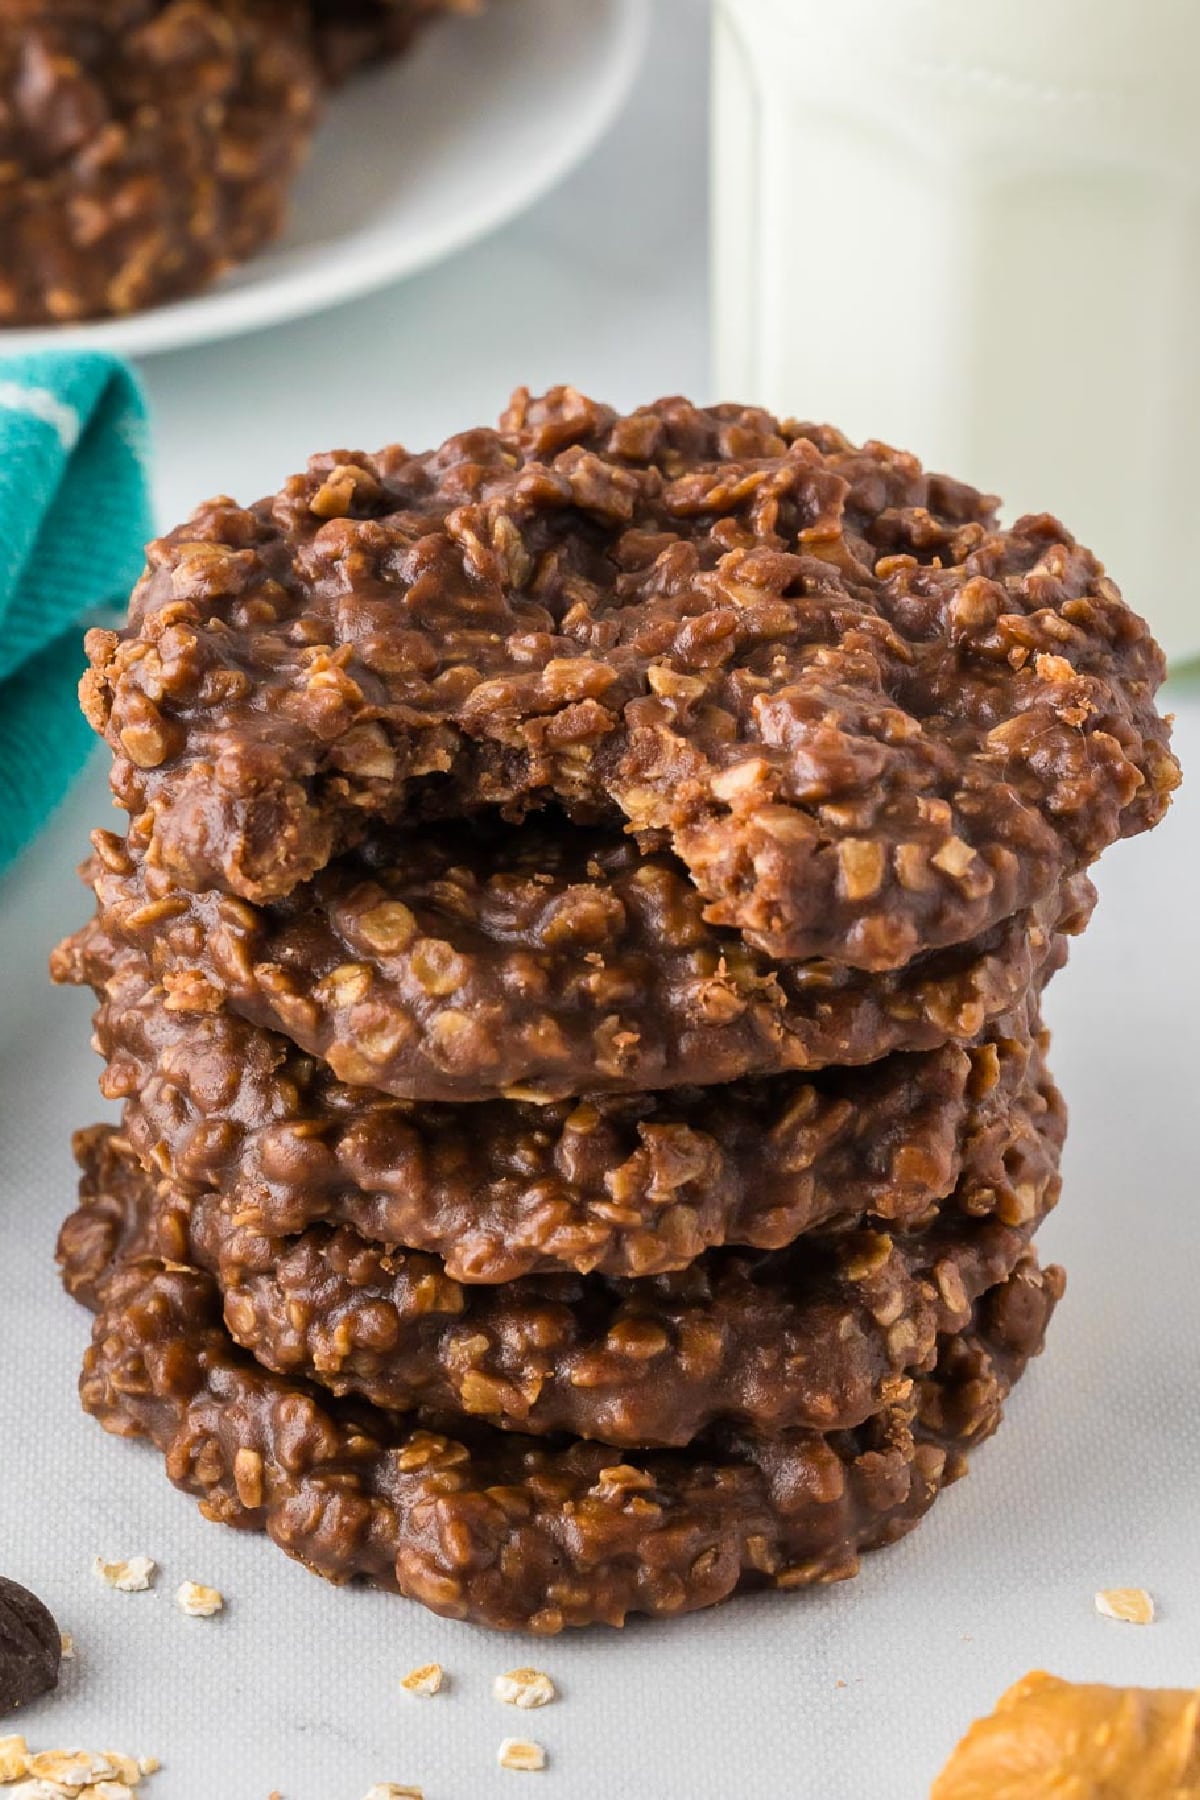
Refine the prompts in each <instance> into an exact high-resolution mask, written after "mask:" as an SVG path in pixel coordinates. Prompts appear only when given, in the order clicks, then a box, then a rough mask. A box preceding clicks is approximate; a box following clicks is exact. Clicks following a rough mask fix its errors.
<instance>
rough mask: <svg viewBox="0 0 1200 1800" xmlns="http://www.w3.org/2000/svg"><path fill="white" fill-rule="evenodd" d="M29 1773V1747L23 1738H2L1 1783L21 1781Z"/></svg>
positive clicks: (0, 1749)
mask: <svg viewBox="0 0 1200 1800" xmlns="http://www.w3.org/2000/svg"><path fill="white" fill-rule="evenodd" d="M28 1771H29V1746H28V1745H27V1744H26V1742H25V1739H24V1738H23V1737H0V1783H4V1782H8V1781H19V1780H20V1779H21V1777H22V1775H25V1774H27V1773H28Z"/></svg>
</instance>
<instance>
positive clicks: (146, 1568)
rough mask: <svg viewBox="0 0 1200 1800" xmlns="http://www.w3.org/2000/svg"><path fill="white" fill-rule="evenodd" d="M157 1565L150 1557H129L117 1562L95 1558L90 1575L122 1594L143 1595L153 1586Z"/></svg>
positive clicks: (99, 1557)
mask: <svg viewBox="0 0 1200 1800" xmlns="http://www.w3.org/2000/svg"><path fill="white" fill-rule="evenodd" d="M157 1573H158V1564H157V1563H156V1562H155V1561H154V1558H153V1557H152V1556H130V1557H127V1558H125V1559H124V1560H122V1561H119V1562H106V1561H105V1559H104V1558H103V1557H102V1556H97V1557H96V1558H95V1559H94V1561H93V1563H92V1574H93V1575H95V1576H96V1577H97V1578H98V1579H99V1580H100V1581H103V1582H105V1583H106V1584H107V1585H108V1586H109V1587H110V1588H116V1589H117V1590H118V1591H119V1592H120V1593H122V1594H143V1593H145V1591H146V1589H147V1588H149V1587H152V1586H153V1585H154V1578H155V1576H156V1574H157Z"/></svg>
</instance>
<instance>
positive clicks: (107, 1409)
mask: <svg viewBox="0 0 1200 1800" xmlns="http://www.w3.org/2000/svg"><path fill="white" fill-rule="evenodd" d="M89 653H90V657H91V663H92V668H91V671H90V673H89V674H88V676H86V677H85V681H84V685H83V699H84V706H85V710H86V712H87V714H88V717H89V718H90V719H91V721H92V723H93V724H94V725H95V727H96V729H97V730H98V731H100V732H101V733H102V734H103V735H104V736H105V738H106V739H107V741H108V743H109V745H110V747H111V749H112V752H113V757H114V765H113V775H112V781H113V790H114V793H115V795H116V797H117V799H118V801H119V802H120V804H121V805H122V806H123V807H125V808H126V809H127V811H128V814H129V827H128V833H127V836H125V837H124V838H121V837H118V836H116V835H114V834H112V833H110V832H100V833H98V834H97V835H96V837H95V840H94V844H95V852H94V856H93V858H92V860H91V862H90V863H89V864H88V865H87V879H88V881H89V882H90V884H91V886H92V888H93V889H94V892H95V896H96V901H97V910H96V914H95V917H94V918H93V920H92V921H91V922H90V923H89V924H88V925H86V926H85V927H84V928H83V929H82V930H81V931H80V932H78V933H77V934H76V936H75V937H74V938H72V939H71V940H69V941H68V942H67V943H66V944H64V945H63V946H62V947H61V948H60V950H59V951H58V952H57V953H56V959H55V974H56V976H57V978H58V979H60V980H64V981H70V982H75V983H78V984H83V985H86V986H89V987H91V988H92V989H94V991H95V993H96V995H97V996H98V999H99V1011H98V1013H97V1015H96V1043H97V1046H98V1048H99V1050H100V1052H101V1054H102V1056H103V1057H104V1060H105V1073H104V1076H103V1083H102V1085H103V1090H104V1093H105V1094H106V1095H107V1096H108V1097H109V1098H110V1099H111V1100H115V1101H119V1102H121V1104H122V1106H123V1117H122V1122H121V1124H120V1126H119V1127H113V1126H103V1127H94V1128H92V1129H90V1130H87V1131H84V1132H82V1133H81V1134H80V1135H79V1137H78V1140H77V1149H78V1154H79V1159H80V1162H81V1164H82V1167H83V1181H82V1188H81V1202H80V1206H79V1210H78V1211H77V1212H76V1213H75V1214H74V1215H73V1216H72V1218H71V1219H70V1220H69V1221H68V1222H67V1224H66V1226H65V1227H64V1230H63V1233H62V1238H61V1244H60V1254H61V1259H62V1263H63V1268H64V1275H65V1279H66V1283H67V1286H68V1288H69V1289H70V1291H71V1292H72V1293H73V1294H75V1295H76V1296H77V1297H78V1298H79V1299H81V1300H83V1301H84V1302H85V1303H86V1304H88V1305H89V1306H91V1307H93V1308H94V1309H95V1310H96V1312H97V1319H96V1324H95V1332H94V1337H93V1342H92V1347H91V1349H90V1351H89V1352H88V1356H87V1361H86V1367H85V1372H84V1376H83V1382H82V1394H83V1401H84V1405H85V1406H86V1407H87V1409H88V1410H89V1411H90V1412H91V1413H93V1414H94V1415H95V1416H96V1417H97V1418H98V1419H99V1420H100V1422H101V1423H102V1424H103V1425H104V1426H105V1427H106V1428H107V1429H109V1430H111V1431H114V1432H117V1433H120V1434H124V1435H141V1436H146V1437H148V1438H150V1439H151V1440H152V1441H153V1443H154V1444H155V1445H156V1446H157V1448H158V1449H159V1451H160V1452H161V1453H162V1454H163V1456H164V1457H165V1459H166V1464H167V1470H168V1473H169V1474H170V1477H171V1479H172V1480H173V1481H174V1482H176V1483H177V1484H178V1485H179V1486H180V1487H182V1488H184V1489H185V1490H186V1491H188V1492H190V1493H192V1494H194V1495H196V1496H197V1497H198V1498H199V1500H200V1503H201V1506H202V1509H203V1510H204V1512H205V1513H206V1514H207V1515H208V1516H210V1517H212V1518H214V1519H218V1520H223V1521H226V1522H228V1523H231V1524H236V1525H240V1526H247V1527H253V1528H259V1529H265V1530H266V1531H268V1532H269V1533H270V1535H271V1536H272V1537H273V1538H274V1539H275V1541H276V1542H277V1543H278V1544H279V1545H280V1546H281V1547H282V1548H283V1549H285V1550H286V1551H288V1552H289V1554H291V1555H293V1556H295V1557H298V1558H300V1559H301V1560H302V1561H303V1562H305V1563H306V1564H308V1565H309V1566H310V1567H311V1568H313V1569H315V1570H316V1571H318V1572H319V1573H321V1574H323V1575H326V1576H328V1577H330V1578H332V1579H334V1580H338V1581H342V1580H348V1579H350V1578H353V1577H365V1578H366V1579H368V1580H371V1581H373V1582H376V1583H378V1584H379V1585H381V1586H385V1587H393V1588H396V1589H398V1590H399V1591H400V1592H402V1593H404V1594H407V1595H410V1596H413V1597H415V1598H416V1599H418V1600H421V1601H422V1602H424V1603H425V1604H426V1605H427V1606H430V1607H432V1608H433V1609H434V1610H436V1611H437V1612H440V1613H444V1614H448V1615H451V1616H454V1617H459V1618H469V1619H473V1620H477V1621H480V1622H482V1623H485V1624H489V1625H493V1626H500V1627H517V1628H527V1629H531V1630H533V1631H536V1632H553V1631H557V1630H559V1629H560V1628H562V1627H564V1626H573V1625H583V1624H586V1623H588V1622H591V1621H594V1620H602V1621H605V1622H608V1623H612V1624H618V1623H620V1622H621V1621H622V1620H623V1619H624V1618H625V1617H626V1615H627V1614H630V1613H638V1612H641V1613H650V1614H656V1615H668V1614H674V1613H681V1612H685V1611H687V1610H689V1609H692V1608H697V1607H702V1606H707V1605H711V1604H712V1603H714V1602H716V1601H720V1600H722V1599H724V1598H725V1597H726V1596H728V1595H730V1594H731V1593H733V1592H734V1591H735V1590H737V1589H744V1588H770V1587H774V1588H785V1589H786V1588H799V1587H804V1586H807V1585H808V1584H810V1583H816V1582H830V1581H835V1580H838V1579H840V1578H842V1577H844V1576H848V1575H851V1574H853V1573H854V1572H855V1570H856V1568H857V1566H858V1562H859V1557H860V1554H861V1552H863V1551H864V1550H868V1549H871V1548H874V1547H876V1546H879V1545H883V1544H887V1543H890V1542H892V1541H893V1540H895V1539H897V1538H899V1537H900V1536H902V1535H903V1534H904V1533H905V1532H907V1531H908V1530H910V1529H911V1528H912V1526H913V1525H914V1524H915V1523H916V1522H917V1521H918V1520H919V1518H920V1517H921V1516H922V1514H923V1513H924V1512H925V1511H926V1510H927V1508H928V1507H929V1506H930V1504H931V1502H932V1501H933V1500H934V1499H935V1497H936V1496H937V1494H938V1493H939V1492H940V1490H941V1489H942V1488H943V1487H944V1486H945V1485H947V1484H948V1483H949V1482H951V1481H952V1480H954V1479H955V1478H956V1477H957V1476H959V1475H960V1474H961V1473H962V1472H963V1470H964V1466H965V1458H966V1455H967V1453H968V1452H969V1451H970V1450H971V1449H972V1447H973V1446H974V1445H975V1444H977V1443H978V1442H979V1441H980V1440H982V1439H983V1438H985V1437H987V1436H988V1435H989V1433H991V1432H992V1431H993V1430H994V1429H995V1427H996V1425H997V1423H998V1421H999V1418H1000V1413H1001V1408H1002V1405H1003V1403H1004V1401H1005V1399H1006V1397H1007V1395H1008V1393H1009V1391H1010V1389H1011V1388H1012V1386H1013V1383H1014V1382H1015V1381H1016V1380H1017V1379H1018V1378H1019V1376H1020V1375H1021V1374H1022V1372H1023V1370H1024V1369H1025V1367H1026V1364H1027V1362H1028V1361H1029V1359H1030V1358H1031V1357H1032V1356H1033V1355H1035V1354H1036V1353H1037V1352H1038V1351H1039V1350H1040V1348H1041V1345H1042V1339H1043V1333H1044V1330H1045V1327H1046V1324H1047V1321H1048V1319H1049V1317H1050V1314H1051V1312H1052V1310H1053V1308H1054V1305H1055V1302H1056V1301H1057V1299H1058V1298H1059V1295H1060V1293H1061V1291H1062V1285H1063V1281H1062V1275H1061V1273H1060V1271H1059V1270H1057V1269H1055V1268H1052V1267H1050V1268H1042V1267H1040V1266H1039V1264H1038V1261H1037V1259H1036V1257H1035V1253H1034V1248H1033V1239H1034V1236H1035V1233H1036V1231H1037V1229H1038V1226H1039V1225H1040V1224H1041V1222H1042V1220H1043V1219H1044V1218H1045V1216H1046V1214H1047V1213H1048V1212H1049V1211H1050V1209H1051V1208H1052V1207H1053V1206H1054V1204H1055V1202H1056V1200H1057V1198H1058V1192H1059V1178H1058V1163H1059V1154H1060V1151H1061V1147H1062V1142H1063V1133H1064V1114H1063V1108H1062V1103H1061V1100H1060V1098H1059V1095H1058V1093H1057V1090H1056V1089H1055V1087H1054V1084H1053V1082H1052V1081H1051V1078H1050V1076H1049V1073H1048V1071H1047V1068H1046V1064H1045V1036H1044V1033H1043V1031H1042V1028H1041V1023H1040V1016H1039V1003H1040V998H1041V993H1042V989H1043V987H1044V985H1045V983H1046V982H1047V981H1048V979H1049V978H1050V976H1051V975H1052V974H1053V973H1054V972H1055V970H1056V969H1057V968H1059V967H1060V965H1061V964H1062V962H1063V960H1064V957H1065V946H1066V941H1067V939H1068V938H1069V936H1070V935H1071V934H1072V933H1076V932H1078V931H1080V930H1082V928H1083V927H1084V925H1085V924H1086V922H1087V919H1088V916H1089V912H1090V908H1091V904H1092V900H1093V891H1092V888H1091V885H1090V883H1089V881H1088V878H1087V874H1086V869H1087V867H1088V865H1089V864H1090V863H1091V862H1092V861H1093V860H1094V859H1095V857H1096V856H1097V855H1098V854H1099V853H1100V851H1101V850H1103V848H1104V847H1105V846H1106V845H1107V844H1108V843H1110V842H1111V841H1113V840H1114V839H1115V838H1118V837H1121V836H1130V835H1133V834H1135V833H1137V832H1140V831H1143V830H1145V829H1146V828H1148V827H1149V826H1152V825H1153V824H1155V823H1156V822H1157V820H1158V819H1159V818H1160V817H1161V815H1162V813H1163V812H1164V810H1165V808H1166V804H1167V801H1168V798H1169V794H1170V791H1171V789H1172V788H1173V787H1174V785H1175V783H1176V780H1177V769H1176V765H1175V763H1174V761H1173V759H1172V758H1171V755H1170V751H1169V748H1168V744H1167V730H1166V726H1165V724H1164V723H1163V721H1162V720H1161V719H1160V718H1159V716H1158V715H1157V713H1156V712H1155V709H1154V693H1155V689H1156V687H1157V685H1158V683H1159V680H1160V678H1161V674H1162V668H1161V658H1160V655H1159V652H1158V650H1157V648H1156V646H1155V645H1154V643H1153V641H1152V639H1151V638H1150V637H1149V635H1148V633H1147V631H1146V628H1145V627H1144V625H1143V624H1142V622H1141V620H1140V619H1138V618H1137V617H1136V615H1134V614H1133V613H1131V612H1130V611H1129V610H1128V609H1127V608H1126V607H1125V606H1124V605H1123V603H1122V601H1121V599H1120V596H1119V594H1118V593H1117V591H1116V589H1115V588H1114V587H1113V585H1112V584H1111V582H1109V581H1108V580H1107V578H1106V577H1105V576H1104V574H1103V572H1102V570H1101V569H1100V567H1099V565H1098V564H1097V563H1096V562H1095V560H1094V559H1093V558H1092V556H1091V555H1090V554H1089V553H1088V552H1087V551H1086V550H1084V549H1082V548H1081V547H1079V546H1077V545H1076V544H1075V543H1074V541H1073V540H1072V538H1071V537H1070V536H1069V535H1068V534H1067V533H1066V532H1065V531H1064V529H1063V528H1062V527H1061V526H1060V525H1058V524H1057V523H1056V522H1055V521H1053V520H1052V519H1049V518H1047V517H1045V516H1042V517H1036V518H1027V519H1024V520H1021V521H1019V522H1018V523H1017V524H1016V525H1015V526H1013V527H1012V528H1011V529H1010V530H1002V529H1000V528H999V527H998V525H997V524H996V519H995V512H994V503H993V502H991V501H990V500H988V499H987V498H986V497H983V496H980V495H979V494H978V493H976V492H975V491H974V490H973V489H971V488H969V487H966V486H963V485H960V484H959V483H956V482H953V481H950V480H947V479H944V478H942V477H939V476H933V475H926V474H925V473H924V472H923V471H922V470H921V468H920V465H919V464H918V463H917V462H916V461H915V460H914V459H913V458H911V457H909V456H906V455H903V454H900V453H898V452H895V451H892V450H889V449H887V448H886V447H884V446H881V445H878V444H869V445H867V446H865V447H864V448H862V449H859V448H856V447H854V446H853V445H851V444H849V443H848V442H847V441H846V440H845V439H843V438H842V437H840V436H839V435H838V434H837V433H836V432H834V431H832V430H829V429H827V428H818V427H812V426H802V425H798V424H796V423H794V422H788V423H780V422H778V421H776V420H775V419H773V418H771V417H770V416H769V415H767V414H765V413H763V412H760V411H757V410H750V409H745V408H739V407H735V406H726V407H718V408H714V409H711V410H707V411H705V410H699V409H695V408H693V407H691V406H690V405H688V404H687V403H685V402H684V401H681V400H671V401H666V402H660V403H659V404H657V405H656V406H653V407H649V408H646V409H644V410H641V411H639V412H635V413H633V414H631V415H628V416H625V417H621V416H619V415H618V414H617V413H615V412H613V411H611V410H610V409H608V408H606V407H604V406H601V405H598V404H595V403H593V402H591V401H588V400H586V399H585V398H583V397H582V396H581V395H579V394H578V393H576V392H574V391H573V390H571V389H561V390H556V391H554V392H552V393H551V394H549V395H548V396H546V397H545V398H543V399H541V400H532V399H530V397H529V396H528V395H527V394H525V393H518V394H517V395H516V396H515V397H514V400H513V402H512V404H511V406H510V408H509V410H508V412H507V413H506V414H505V416H504V418H503V419H502V421H501V425H500V428H499V430H498V431H491V430H478V431H471V432H467V433H465V434H463V435H461V436H459V437H456V438H452V439H450V440H449V442H448V443H446V444H445V445H443V446H442V448H441V449H440V450H438V451H435V452H432V453H430V454H428V455H421V456H417V455H412V454H410V453H409V452H407V451H405V450H404V449H402V448H400V447H393V448H392V449H389V450H387V451H384V452H383V453H381V454H380V455H379V456H377V457H366V456H357V455H354V456H347V455H344V454H343V455H339V456H336V457H335V456H327V457H319V458H316V459H314V461H313V462H312V463H311V464H310V466H309V469H308V472H307V473H306V474H305V475H302V476H297V477H296V478H294V479H293V480H291V481H290V482H288V483H287V485H286V486H285V487H284V489H283V490H282V492H281V493H280V494H278V495H277V496H275V497H274V498H272V499H269V500H266V501H264V502H262V503H260V504H259V505H257V506H255V507H252V508H250V509H249V510H244V509H242V508H240V507H238V506H236V505H234V504H233V502H231V501H228V500H217V501H214V502H212V503H210V504H209V505H207V506H204V507H202V508H201V509H200V510H199V511H198V512H197V513H196V514H195V515H194V516H193V517H192V519H191V520H189V522H188V523H187V524H186V525H185V526H184V527H182V528H181V529H180V530H178V531H176V532H174V533H172V534H171V535H170V536H168V537H167V538H165V539H163V540H162V541H160V542H159V543H157V544H155V545H153V546H152V547H151V550H150V553H149V568H148V570H147V573H146V576H145V577H144V579H143V581H142V583H141V584H140V586H139V588H138V590H137V591H136V593H135V594H134V597H133V602H132V606H131V614H130V620H129V623H128V625H127V626H126V627H125V629H124V630H122V631H120V632H100V631H98V632H93V633H92V634H91V637H90V639H89Z"/></svg>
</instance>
